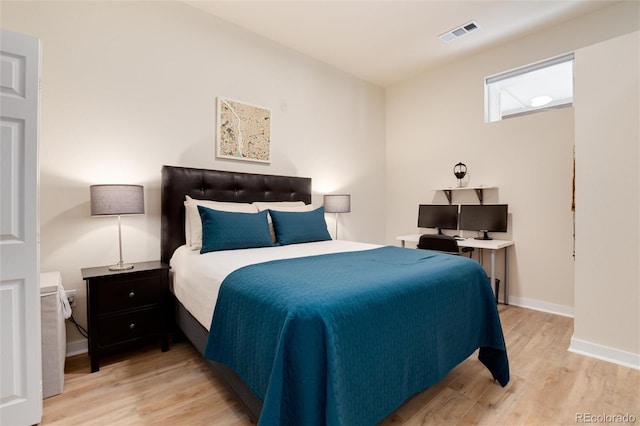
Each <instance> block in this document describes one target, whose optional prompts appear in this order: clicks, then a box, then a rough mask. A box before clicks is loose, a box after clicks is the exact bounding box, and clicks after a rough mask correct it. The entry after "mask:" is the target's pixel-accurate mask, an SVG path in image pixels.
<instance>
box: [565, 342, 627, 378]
mask: <svg viewBox="0 0 640 426" xmlns="http://www.w3.org/2000/svg"><path fill="white" fill-rule="evenodd" d="M568 351H569V352H573V353H576V354H580V355H586V356H589V357H591V358H596V359H601V360H603V361H608V362H612V363H614V364H618V365H622V366H624V367H630V368H634V369H636V370H640V354H634V353H632V352H627V351H622V350H620V349H615V348H610V347H608V346H603V345H599V344H597V343H591V342H587V341H584V340H580V339H576V338H575V337H571V344H570V345H569V349H568Z"/></svg>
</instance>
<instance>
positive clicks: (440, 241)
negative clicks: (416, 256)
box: [418, 234, 473, 257]
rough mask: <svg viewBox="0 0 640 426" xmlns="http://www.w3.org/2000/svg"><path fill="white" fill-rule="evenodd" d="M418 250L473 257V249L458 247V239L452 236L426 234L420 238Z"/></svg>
mask: <svg viewBox="0 0 640 426" xmlns="http://www.w3.org/2000/svg"><path fill="white" fill-rule="evenodd" d="M418 248H419V249H423V250H435V251H441V252H443V253H450V254H468V255H469V257H471V255H472V253H473V247H462V249H460V247H458V243H457V242H456V239H455V238H453V237H452V236H450V235H443V234H425V235H421V236H420V241H418Z"/></svg>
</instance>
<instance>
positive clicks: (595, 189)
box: [571, 31, 640, 368]
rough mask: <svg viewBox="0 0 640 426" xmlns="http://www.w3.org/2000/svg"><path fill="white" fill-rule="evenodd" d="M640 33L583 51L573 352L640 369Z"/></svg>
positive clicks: (579, 91)
mask: <svg viewBox="0 0 640 426" xmlns="http://www.w3.org/2000/svg"><path fill="white" fill-rule="evenodd" d="M639 46H640V33H639V32H637V31H636V32H635V33H631V34H628V35H625V36H622V37H618V38H615V39H612V40H608V41H606V42H603V43H599V44H597V45H594V46H590V47H587V48H584V49H580V50H578V51H577V52H576V61H575V68H576V69H575V75H576V79H575V87H576V96H575V111H576V120H575V121H576V292H575V310H576V317H575V326H574V334H573V338H572V343H571V347H572V349H573V350H576V351H577V352H587V353H590V354H592V355H596V356H599V357H602V358H605V359H607V358H613V359H617V360H621V361H623V362H625V363H627V364H629V365H634V366H635V367H636V368H640V262H639V260H640V207H639V205H640V172H639V167H640V143H639V141H640V127H639V126H640V125H639V120H640V118H639V117H640V84H639V78H640V67H639V64H640V53H639V51H640V48H639Z"/></svg>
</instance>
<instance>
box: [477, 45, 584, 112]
mask: <svg viewBox="0 0 640 426" xmlns="http://www.w3.org/2000/svg"><path fill="white" fill-rule="evenodd" d="M571 105H573V53H572V54H569V55H564V56H561V57H558V58H553V59H549V60H547V61H543V62H538V63H536V64H532V65H527V66H525V67H522V68H518V69H516V70H513V71H508V72H505V73H502V74H498V75H494V76H491V77H487V78H485V122H492V121H500V120H502V119H503V118H511V117H517V116H519V115H522V114H530V113H532V112H537V111H541V110H548V109H552V108H561V107H565V106H571Z"/></svg>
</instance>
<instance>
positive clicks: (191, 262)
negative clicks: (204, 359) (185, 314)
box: [170, 240, 380, 330]
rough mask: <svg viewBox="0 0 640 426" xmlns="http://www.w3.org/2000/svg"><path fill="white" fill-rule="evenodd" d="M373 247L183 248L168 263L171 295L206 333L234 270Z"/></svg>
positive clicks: (340, 243)
mask: <svg viewBox="0 0 640 426" xmlns="http://www.w3.org/2000/svg"><path fill="white" fill-rule="evenodd" d="M377 247H380V246H379V245H375V244H368V243H360V242H354V241H343V240H331V241H318V242H313V243H303V244H291V245H286V246H276V247H262V248H252V249H242V250H225V251H217V252H210V253H204V254H200V252H199V251H194V250H191V248H189V247H187V246H185V245H183V246H180V247H178V249H177V250H176V251H175V252H174V254H173V256H172V258H171V261H170V265H171V270H172V272H173V293H174V295H175V296H176V298H177V299H178V300H179V301H180V303H182V305H184V307H185V308H186V309H187V311H189V313H190V314H191V315H193V317H194V318H196V319H197V320H198V322H199V323H200V324H202V326H203V327H205V328H206V329H207V330H209V327H210V326H211V319H212V317H213V311H214V308H215V304H216V301H217V299H218V292H219V290H220V285H221V284H222V281H224V279H225V278H226V277H227V275H229V274H230V273H232V272H233V271H235V270H236V269H239V268H242V267H244V266H247V265H251V264H256V263H263V262H268V261H271V260H279V259H291V258H295V257H304V256H315V255H321V254H329V253H340V252H353V251H360V250H369V249H372V248H377Z"/></svg>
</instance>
